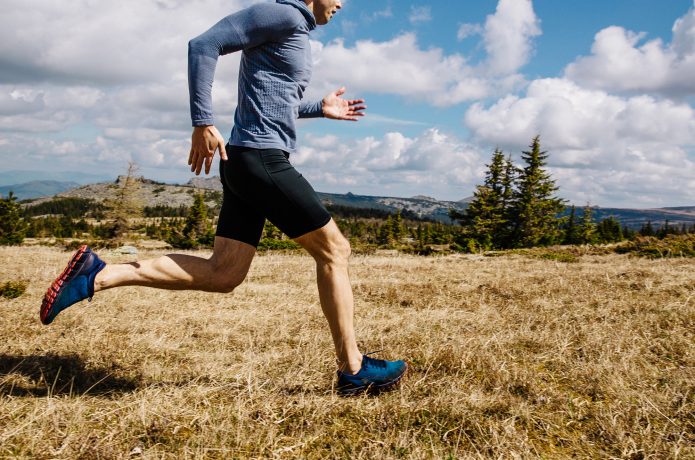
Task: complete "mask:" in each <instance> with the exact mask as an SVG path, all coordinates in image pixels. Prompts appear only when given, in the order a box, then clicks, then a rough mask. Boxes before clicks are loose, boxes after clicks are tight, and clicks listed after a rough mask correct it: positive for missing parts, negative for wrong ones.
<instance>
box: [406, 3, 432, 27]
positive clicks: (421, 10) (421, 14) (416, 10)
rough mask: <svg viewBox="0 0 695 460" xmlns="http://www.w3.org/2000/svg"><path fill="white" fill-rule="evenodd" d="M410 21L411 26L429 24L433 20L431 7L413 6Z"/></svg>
mask: <svg viewBox="0 0 695 460" xmlns="http://www.w3.org/2000/svg"><path fill="white" fill-rule="evenodd" d="M408 20H409V21H410V23H411V24H418V23H421V22H429V21H431V20H432V9H431V8H430V7H429V6H411V7H410V16H409V17H408Z"/></svg>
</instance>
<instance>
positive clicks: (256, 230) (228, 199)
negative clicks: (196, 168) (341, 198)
mask: <svg viewBox="0 0 695 460" xmlns="http://www.w3.org/2000/svg"><path fill="white" fill-rule="evenodd" d="M226 151H227V158H228V159H227V161H224V160H220V178H221V180H222V189H223V199H222V209H221V210H220V219H219V221H218V223H217V232H216V235H217V236H221V237H224V238H230V239H233V240H237V241H243V242H244V243H248V244H250V245H252V246H254V247H256V246H258V242H259V241H260V239H261V234H262V233H263V224H264V223H265V219H266V218H267V219H268V220H269V221H270V222H272V223H273V225H275V226H276V227H277V228H279V229H280V230H282V232H284V233H285V234H286V235H287V236H289V237H290V238H297V237H298V236H302V235H304V234H306V233H309V232H311V231H313V230H316V229H319V228H321V227H323V226H324V225H326V224H327V223H328V221H329V220H330V219H331V216H330V214H328V211H326V208H325V207H324V206H323V205H322V204H321V201H320V200H319V197H318V195H316V192H315V191H314V189H313V188H312V187H311V185H310V184H309V182H307V180H306V179H304V177H302V175H301V174H299V173H298V172H297V170H296V169H294V167H292V165H291V164H290V162H289V153H286V152H284V151H282V150H279V149H254V148H250V147H239V146H232V145H227V147H226Z"/></svg>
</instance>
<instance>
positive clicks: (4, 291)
mask: <svg viewBox="0 0 695 460" xmlns="http://www.w3.org/2000/svg"><path fill="white" fill-rule="evenodd" d="M26 290H27V282H26V281H6V282H4V283H3V284H0V297H3V298H5V299H16V298H17V297H19V296H21V295H22V294H24V292H25V291H26Z"/></svg>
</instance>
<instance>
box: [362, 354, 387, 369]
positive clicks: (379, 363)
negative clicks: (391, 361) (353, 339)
mask: <svg viewBox="0 0 695 460" xmlns="http://www.w3.org/2000/svg"><path fill="white" fill-rule="evenodd" d="M382 351H384V350H376V351H370V352H369V353H365V354H364V357H365V358H366V359H367V362H368V363H369V364H370V365H371V366H373V367H382V368H385V367H386V361H385V360H383V359H376V358H370V357H369V355H373V354H375V353H379V352H382Z"/></svg>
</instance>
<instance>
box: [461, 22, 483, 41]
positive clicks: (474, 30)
mask: <svg viewBox="0 0 695 460" xmlns="http://www.w3.org/2000/svg"><path fill="white" fill-rule="evenodd" d="M482 33H483V26H481V25H480V24H461V25H460V26H459V30H458V32H457V33H456V38H458V39H459V41H461V40H465V39H466V38H468V37H472V36H474V35H480V34H482Z"/></svg>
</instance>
